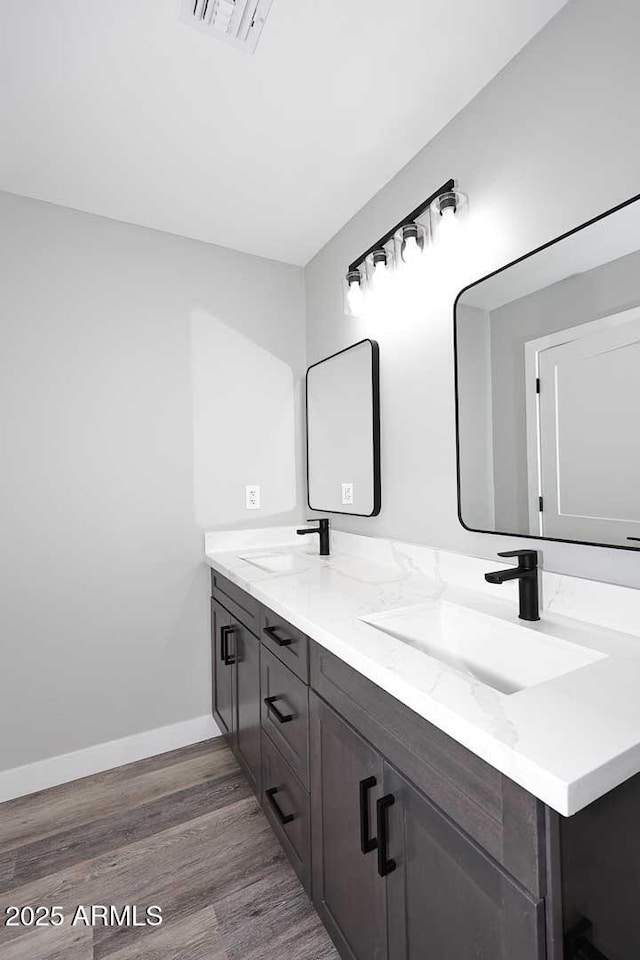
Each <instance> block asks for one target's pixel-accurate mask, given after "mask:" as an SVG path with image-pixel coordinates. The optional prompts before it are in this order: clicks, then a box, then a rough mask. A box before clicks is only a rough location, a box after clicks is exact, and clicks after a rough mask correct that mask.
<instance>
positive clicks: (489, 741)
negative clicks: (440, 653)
mask: <svg viewBox="0 0 640 960" xmlns="http://www.w3.org/2000/svg"><path fill="white" fill-rule="evenodd" d="M305 540H306V538H305ZM317 549H318V547H317V542H316V538H315V537H314V538H313V542H312V543H311V544H309V543H307V542H302V543H301V538H296V537H295V535H293V531H292V530H289V529H284V528H280V529H272V530H265V531H250V532H249V531H245V532H242V533H237V534H234V533H227V534H207V535H206V545H205V554H206V558H207V562H208V563H209V565H210V566H211V567H213V568H214V569H216V570H218V571H219V572H220V573H222V574H223V575H224V576H226V577H228V578H229V579H230V580H232V581H233V582H235V583H236V584H238V585H239V586H240V587H242V588H243V589H244V590H246V591H247V592H248V593H250V594H252V595H253V596H254V597H255V598H256V599H257V600H259V601H260V602H261V603H264V604H265V605H266V606H268V607H270V608H271V609H272V610H273V611H274V612H275V613H278V614H280V615H281V616H283V617H284V618H285V619H287V620H288V621H289V622H290V623H292V624H293V625H294V626H296V627H298V628H299V629H300V630H302V631H303V632H304V633H306V634H308V635H309V636H310V637H312V638H313V639H314V640H315V641H316V642H317V643H319V644H321V645H322V646H323V647H325V648H326V649H327V650H329V651H331V652H332V653H333V654H335V655H336V656H338V657H340V659H342V660H343V661H344V662H345V663H348V664H349V665H350V666H352V667H353V668H354V669H356V670H358V671H359V672H360V673H362V674H363V675H364V676H366V677H368V678H369V679H370V680H372V681H373V682H374V683H376V684H378V685H379V686H380V687H382V688H383V689H384V690H386V691H387V692H388V693H390V694H391V695H392V696H394V697H396V698H397V699H398V700H400V701H401V702H402V703H404V704H406V705H407V706H408V707H410V708H411V709H412V710H414V711H415V712H416V713H418V714H419V715H420V716H422V717H424V718H425V719H426V720H428V721H430V722H431V723H433V724H434V725H435V726H437V727H439V728H440V729H441V730H443V731H444V732H445V733H447V734H448V735H449V736H451V737H452V738H453V739H455V740H457V741H458V742H459V743H461V744H463V745H464V746H465V747H467V748H468V749H469V750H471V751H472V752H473V753H475V754H477V755H478V756H479V757H482V759H483V760H485V761H487V763H489V764H491V765H492V766H493V767H495V768H496V769H498V770H500V771H501V772H502V773H503V774H505V775H506V776H508V777H510V778H511V779H512V780H514V781H516V783H518V784H520V785H521V786H522V787H524V789H526V790H528V791H529V792H530V793H532V794H534V795H535V796H536V797H538V798H539V799H540V800H542V801H543V802H544V803H546V804H548V805H549V806H550V807H552V808H553V809H555V810H557V811H558V812H559V813H561V814H563V815H565V816H569V815H571V814H573V813H576V812H577V811H578V810H580V809H582V808H583V807H585V806H587V804H589V803H591V802H592V801H594V800H596V799H597V798H598V797H600V796H602V795H603V794H604V793H606V792H608V791H609V790H611V789H612V788H613V787H615V786H617V785H618V784H620V783H622V782H623V781H624V780H626V779H627V778H628V777H630V776H632V775H633V774H635V773H637V772H639V771H640V695H639V691H640V591H637V590H633V589H630V588H622V587H611V586H609V585H605V584H594V583H590V582H588V581H581V580H576V579H574V578H568V577H558V576H555V575H550V574H545V575H544V577H543V578H541V579H542V589H543V609H542V611H541V620H540V621H538V622H537V623H530V624H524V623H523V621H519V620H518V618H517V600H516V597H517V585H516V584H514V583H511V584H504V585H502V586H492V585H489V584H486V583H485V582H484V577H483V574H484V572H486V571H488V570H495V569H499V568H500V567H502V566H503V565H502V564H501V563H495V562H493V561H487V560H479V559H477V558H472V557H464V556H457V555H455V554H451V553H445V552H442V551H435V550H433V549H430V548H428V547H420V546H415V545H410V544H400V543H395V542H391V541H383V540H377V539H375V538H364V537H357V536H351V535H348V534H336V533H333V535H332V555H331V556H330V557H318V555H317ZM259 554H263V555H264V554H269V555H273V554H282V555H283V556H285V557H292V556H293V557H294V558H295V559H293V560H291V561H290V562H291V565H292V570H288V571H285V572H278V573H274V572H269V571H267V570H264V569H261V567H260V566H257V565H256V560H257V561H258V562H259V561H260V557H259ZM252 560H253V562H252ZM283 563H285V564H287V563H289V561H287V560H284V561H283ZM435 598H444V599H448V600H451V601H453V602H454V603H455V602H457V603H463V604H466V605H467V606H470V607H472V608H474V609H477V610H478V611H480V612H485V613H489V614H491V616H494V617H498V618H500V619H502V620H503V621H506V622H509V623H513V624H519V625H520V626H521V627H522V628H523V629H525V630H528V631H531V632H532V634H547V635H550V636H554V637H559V638H562V639H563V640H565V641H568V642H570V643H574V644H578V645H580V646H582V647H586V648H589V649H590V650H595V651H598V652H599V653H600V654H603V655H604V656H602V658H601V659H599V660H597V661H596V662H593V663H589V664H588V665H586V666H582V667H580V668H578V669H576V670H574V671H572V672H570V673H565V674H563V675H562V676H558V677H555V678H554V679H551V680H547V681H545V682H542V683H539V684H538V685H536V686H531V687H527V688H525V689H521V690H518V691H517V692H515V693H508V694H507V693H501V692H499V691H498V690H495V689H493V688H492V687H490V686H488V685H486V684H484V683H482V682H480V681H479V680H478V679H476V678H474V677H473V676H471V675H468V674H466V673H465V672H464V671H459V670H456V669H454V668H452V667H448V666H446V665H444V664H443V663H441V662H440V661H438V660H437V659H435V658H434V657H431V656H428V655H427V654H425V653H424V652H422V651H420V650H417V649H415V648H414V647H412V646H410V645H408V644H407V643H405V642H403V641H401V640H398V639H394V638H393V637H391V636H389V635H388V634H386V633H383V632H382V631H380V630H378V629H376V628H375V627H373V626H371V625H369V624H367V623H363V622H362V621H361V619H360V618H361V617H363V616H369V615H371V614H375V613H379V612H382V611H387V610H393V609H397V608H402V607H407V606H410V605H413V604H418V603H421V602H424V601H426V600H429V599H435ZM545 598H546V602H545ZM559 611H564V612H559ZM567 612H568V613H569V614H570V616H567V615H566V613H567ZM578 618H579V619H578ZM587 619H590V620H591V621H595V620H596V619H597V621H598V622H597V623H596V622H586V621H587ZM603 624H607V625H603ZM610 625H613V626H615V627H616V629H615V630H614V629H611V626H610ZM623 630H624V631H625V632H622V631H623Z"/></svg>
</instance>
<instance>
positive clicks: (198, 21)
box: [181, 0, 273, 53]
mask: <svg viewBox="0 0 640 960" xmlns="http://www.w3.org/2000/svg"><path fill="white" fill-rule="evenodd" d="M272 2H273V0H182V15H181V20H182V22H183V23H184V24H186V25H187V26H189V27H193V29H194V30H199V31H200V32H201V33H206V34H208V35H209V36H210V37H217V38H218V39H219V40H226V42H227V43H232V44H233V45H234V46H235V47H239V48H240V49H241V50H244V51H245V52H246V53H253V52H254V50H255V49H256V46H257V43H258V40H259V39H260V34H261V33H262V28H263V27H264V23H265V20H266V19H267V14H268V13H269V9H270V7H271V4H272Z"/></svg>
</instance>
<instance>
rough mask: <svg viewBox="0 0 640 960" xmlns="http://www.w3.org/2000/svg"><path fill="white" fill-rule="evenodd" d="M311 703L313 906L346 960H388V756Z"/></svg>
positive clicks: (321, 705) (322, 705)
mask: <svg viewBox="0 0 640 960" xmlns="http://www.w3.org/2000/svg"><path fill="white" fill-rule="evenodd" d="M310 705H311V836H312V841H311V843H312V856H311V862H312V868H313V901H314V904H315V906H316V909H317V911H318V913H319V914H320V917H321V918H322V920H323V922H324V924H325V926H326V927H327V929H328V930H329V933H330V934H331V936H332V937H333V939H334V941H335V943H336V945H337V946H338V949H339V950H340V953H341V955H342V956H343V957H344V958H348V960H386V957H387V933H386V907H385V881H384V879H383V878H381V877H380V876H379V875H378V872H377V860H376V850H375V805H376V799H377V798H378V797H380V796H381V795H382V777H383V764H382V759H381V757H380V755H379V754H378V753H376V751H375V750H374V749H373V747H371V746H370V745H369V744H368V743H367V742H366V741H365V740H363V739H362V738H361V737H360V736H359V735H358V734H357V733H356V732H355V731H354V730H353V729H352V728H351V727H350V726H349V725H348V724H347V723H345V721H344V720H342V718H341V717H339V716H338V714H337V713H335V712H334V711H333V710H332V709H331V708H330V707H328V706H327V705H326V704H325V703H324V702H323V701H322V700H320V699H319V697H317V696H316V695H315V694H314V693H313V692H311V694H310ZM372 838H373V839H372ZM367 840H369V841H370V842H369V843H368V844H367V843H366V842H365V841H367ZM367 847H368V848H369V849H368V852H366V853H363V848H365V849H366V848H367ZM492 960H495V958H492Z"/></svg>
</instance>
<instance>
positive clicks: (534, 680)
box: [361, 600, 606, 694]
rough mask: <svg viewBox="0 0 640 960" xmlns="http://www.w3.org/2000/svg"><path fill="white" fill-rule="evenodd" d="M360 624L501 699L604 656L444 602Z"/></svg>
mask: <svg viewBox="0 0 640 960" xmlns="http://www.w3.org/2000/svg"><path fill="white" fill-rule="evenodd" d="M361 620H363V621H364V622H365V623H368V624H370V625H371V626H372V627H375V628H376V629H377V630H382V631H383V632H384V633H387V634H389V636H391V637H394V638H395V639H396V640H401V641H402V642H403V643H407V644H409V646H411V647H414V648H415V649H417V650H421V651H422V652H423V653H426V654H428V655H429V656H430V657H434V658H435V659H436V660H439V661H440V662H441V663H445V664H447V665H448V666H450V667H453V668H454V669H456V670H458V671H460V672H462V673H464V674H466V675H467V676H472V677H473V678H474V679H476V680H479V681H480V682H481V683H484V684H486V685H487V686H489V687H492V688H493V689H494V690H498V691H499V692H500V693H504V694H512V693H517V692H518V691H519V690H524V689H526V688H527V687H534V686H536V685H537V684H539V683H544V682H545V681H547V680H553V678H554V677H560V676H562V675H563V674H565V673H570V672H572V671H573V670H577V669H579V668H580V667H584V666H587V665H588V664H591V663H595V662H596V661H597V660H602V659H603V658H604V657H605V656H606V654H603V653H600V652H599V651H597V650H590V649H589V648H587V647H582V646H579V645H578V644H575V643H571V642H570V641H567V640H562V639H560V638H559V637H555V636H550V635H549V634H548V633H543V632H541V631H540V630H537V629H536V628H535V627H533V628H532V627H524V626H519V625H518V624H517V623H512V622H510V621H508V620H501V619H500V618H499V617H494V616H491V615H490V614H487V613H484V612H480V611H478V610H475V609H473V608H472V607H466V606H463V605H462V604H459V603H453V602H451V601H448V600H433V601H429V602H427V603H421V604H417V605H416V606H413V607H406V608H404V609H402V610H392V611H389V612H386V613H380V614H374V615H373V616H368V617H361Z"/></svg>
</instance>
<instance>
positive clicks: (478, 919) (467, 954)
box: [378, 766, 545, 960]
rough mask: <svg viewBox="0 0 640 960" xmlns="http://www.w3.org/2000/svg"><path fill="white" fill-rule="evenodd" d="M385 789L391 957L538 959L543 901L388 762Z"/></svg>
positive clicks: (420, 959)
mask: <svg viewBox="0 0 640 960" xmlns="http://www.w3.org/2000/svg"><path fill="white" fill-rule="evenodd" d="M384 786H385V796H386V797H388V798H392V800H390V801H389V804H390V805H389V806H387V807H386V809H385V814H384V817H385V821H384V826H383V825H381V827H380V829H379V831H378V832H379V839H380V833H382V835H383V836H382V843H383V845H384V847H385V849H384V850H383V853H384V855H385V857H384V859H388V860H390V861H394V862H395V866H393V867H392V869H391V872H389V873H388V875H387V904H388V924H389V960H424V958H426V957H428V958H429V960H452V958H454V957H455V960H516V958H517V960H542V958H544V956H545V946H544V936H543V920H544V912H543V903H542V901H536V900H535V899H533V898H532V897H531V896H530V895H529V894H528V893H526V892H525V890H524V889H523V888H521V887H520V886H518V884H517V883H516V882H515V881H514V880H512V879H511V877H509V876H508V874H506V873H505V872H504V871H503V870H502V869H501V868H500V867H499V866H498V864H497V863H495V861H493V860H492V859H491V858H490V857H488V856H487V855H486V854H485V853H484V852H483V851H482V850H481V849H480V847H478V846H477V845H476V844H475V843H474V842H473V841H472V840H470V839H469V837H468V836H467V835H466V834H464V833H462V831H461V830H459V829H458V828H457V827H456V826H455V825H454V824H453V823H452V822H451V821H450V820H449V819H448V818H447V817H446V816H445V815H444V814H443V813H442V812H441V811H440V810H438V808H437V807H435V806H434V805H433V804H432V803H431V802H430V801H428V800H427V799H426V798H425V797H424V796H423V795H422V794H420V793H418V791H417V790H416V789H415V787H413V786H412V785H410V784H409V783H408V782H407V781H406V780H405V779H404V778H403V777H401V776H400V774H398V773H396V772H395V771H394V770H392V769H391V768H390V767H388V766H385V774H384ZM385 827H386V830H385ZM385 833H386V837H385ZM385 841H386V842H385Z"/></svg>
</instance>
